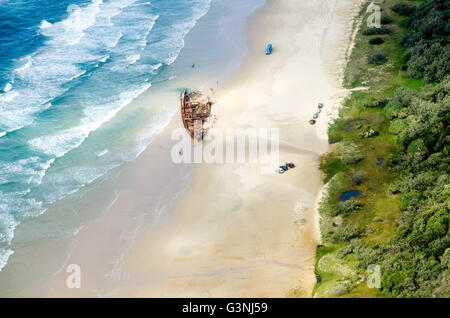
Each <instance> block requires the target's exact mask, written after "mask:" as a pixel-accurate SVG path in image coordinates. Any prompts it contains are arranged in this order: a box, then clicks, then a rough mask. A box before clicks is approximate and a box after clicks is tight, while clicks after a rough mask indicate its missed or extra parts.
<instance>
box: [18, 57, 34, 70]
mask: <svg viewBox="0 0 450 318" xmlns="http://www.w3.org/2000/svg"><path fill="white" fill-rule="evenodd" d="M30 59H31V58H30ZM32 64H33V62H32V61H31V60H29V61H28V62H26V63H25V64H23V65H22V66H20V67H18V68H16V70H15V71H16V72H22V71H25V70H26V69H29V68H30V67H31V65H32Z"/></svg>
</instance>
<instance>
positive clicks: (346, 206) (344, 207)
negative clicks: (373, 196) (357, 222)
mask: <svg viewBox="0 0 450 318" xmlns="http://www.w3.org/2000/svg"><path fill="white" fill-rule="evenodd" d="M360 209H361V202H359V201H358V200H354V199H351V200H348V201H345V202H342V203H341V204H340V206H339V214H344V215H345V214H349V213H352V212H355V211H358V210H360Z"/></svg>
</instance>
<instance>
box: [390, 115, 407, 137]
mask: <svg viewBox="0 0 450 318" xmlns="http://www.w3.org/2000/svg"><path fill="white" fill-rule="evenodd" d="M407 126H408V124H407V122H406V120H405V119H394V120H393V121H391V123H390V124H389V132H390V133H391V134H394V135H398V134H400V133H401V132H402V131H403V130H405V129H406V127H407Z"/></svg>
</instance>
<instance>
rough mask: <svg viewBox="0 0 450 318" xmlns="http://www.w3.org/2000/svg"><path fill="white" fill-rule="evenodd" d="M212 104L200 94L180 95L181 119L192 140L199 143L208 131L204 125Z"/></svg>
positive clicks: (184, 93) (185, 92) (186, 92)
mask: <svg viewBox="0 0 450 318" xmlns="http://www.w3.org/2000/svg"><path fill="white" fill-rule="evenodd" d="M212 105H213V103H212V102H211V101H210V98H209V97H206V96H204V95H203V94H202V93H200V92H188V91H187V90H185V91H184V92H183V93H182V94H181V119H182V121H183V125H184V127H185V128H186V130H187V131H188V133H189V135H190V136H191V138H192V140H194V141H195V140H196V141H201V140H202V139H203V138H204V136H205V135H206V133H207V131H208V127H207V125H206V123H207V121H208V119H209V117H210V116H211V107H212Z"/></svg>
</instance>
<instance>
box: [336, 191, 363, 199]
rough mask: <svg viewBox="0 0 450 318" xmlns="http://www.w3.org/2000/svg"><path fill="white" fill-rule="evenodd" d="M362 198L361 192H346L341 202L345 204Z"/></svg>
mask: <svg viewBox="0 0 450 318" xmlns="http://www.w3.org/2000/svg"><path fill="white" fill-rule="evenodd" d="M360 196H362V193H361V191H359V190H350V191H345V192H344V193H342V195H341V199H340V201H341V202H345V201H348V200H350V199H351V198H354V197H360Z"/></svg>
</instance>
